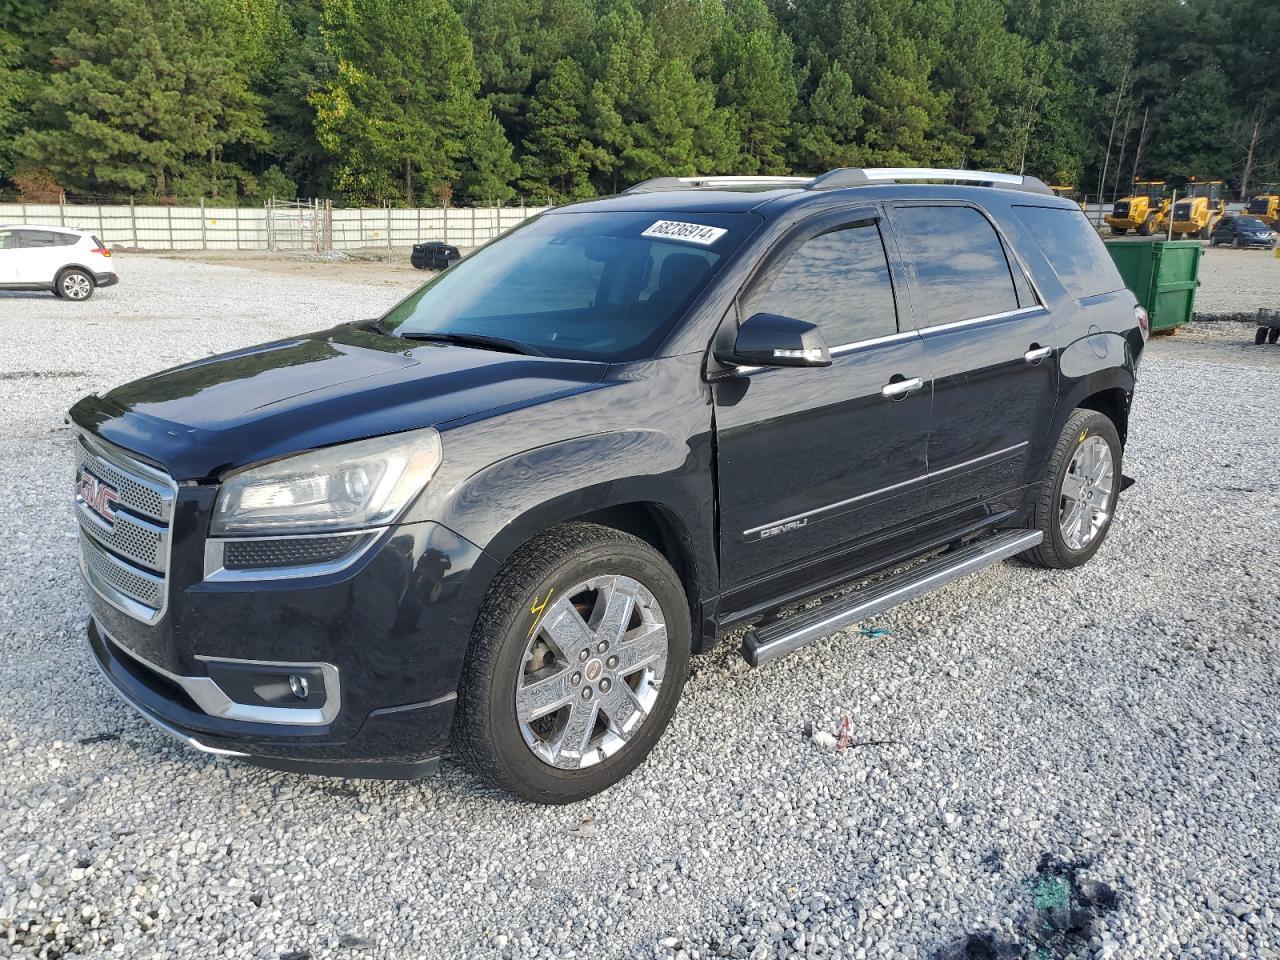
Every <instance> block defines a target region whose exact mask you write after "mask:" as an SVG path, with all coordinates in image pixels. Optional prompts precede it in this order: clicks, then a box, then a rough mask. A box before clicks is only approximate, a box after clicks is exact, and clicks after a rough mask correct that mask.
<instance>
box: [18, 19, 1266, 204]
mask: <svg viewBox="0 0 1280 960" xmlns="http://www.w3.org/2000/svg"><path fill="white" fill-rule="evenodd" d="M1278 113H1280V3H1277V2H1276V0H94V2H93V3H89V4H85V3H83V2H80V0H53V2H44V0H0V193H3V194H6V195H18V196H28V197H35V196H37V195H40V194H47V193H49V192H51V191H52V192H55V193H56V192H59V191H65V195H66V196H67V197H68V199H98V200H103V201H107V200H125V199H128V198H135V199H137V200H140V201H141V200H148V201H151V202H155V201H160V202H183V201H191V200H194V199H197V198H205V199H206V200H207V201H208V202H211V203H236V202H242V203H243V202H261V201H262V200H263V199H265V198H266V197H270V196H275V197H280V198H293V197H295V196H301V197H309V198H310V197H317V198H331V199H333V201H334V202H335V203H344V204H359V205H371V204H392V205H408V206H414V205H429V206H434V205H443V204H450V203H455V204H461V203H478V204H503V203H509V202H513V201H515V200H516V199H517V198H520V199H524V200H527V201H528V202H531V203H543V202H552V203H559V202H564V201H568V200H574V199H580V198H585V197H591V196H596V195H600V194H606V193H611V192H614V191H617V190H618V189H621V188H623V187H625V186H626V185H628V184H631V183H634V182H637V181H639V180H643V179H645V178H647V177H652V176H659V175H672V174H678V175H688V174H693V173H704V174H705V173H721V174H783V173H815V172H821V171H824V170H827V169H830V168H833V167H838V166H904V165H928V166H946V167H972V168H980V169H993V170H1002V171H1010V172H1015V173H1016V172H1021V171H1025V172H1026V173H1030V174H1034V175H1037V176H1039V177H1041V178H1043V179H1045V180H1047V181H1051V182H1054V183H1063V184H1071V185H1074V186H1075V187H1077V189H1078V190H1079V191H1080V192H1081V193H1082V194H1087V195H1088V196H1090V197H1097V196H1098V194H1099V193H1100V192H1101V193H1102V194H1104V195H1105V196H1106V197H1107V198H1109V197H1111V196H1112V195H1113V194H1114V193H1115V192H1117V191H1119V192H1123V191H1124V190H1125V189H1126V188H1127V186H1128V184H1129V182H1130V181H1131V180H1132V179H1133V177H1134V176H1135V175H1136V176H1140V177H1154V178H1161V179H1168V180H1169V181H1171V182H1172V183H1174V184H1175V185H1176V184H1178V183H1181V182H1184V181H1185V179H1186V178H1187V177H1189V176H1200V177H1218V178H1222V179H1225V180H1227V181H1228V183H1229V185H1230V188H1231V190H1232V191H1233V192H1234V193H1235V194H1236V195H1240V194H1243V193H1247V192H1251V191H1253V190H1254V189H1255V188H1256V187H1258V186H1260V185H1262V184H1265V183H1267V182H1268V181H1269V180H1280V123H1278V122H1277V120H1278V117H1277V114H1278Z"/></svg>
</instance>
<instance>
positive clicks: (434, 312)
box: [382, 212, 760, 360]
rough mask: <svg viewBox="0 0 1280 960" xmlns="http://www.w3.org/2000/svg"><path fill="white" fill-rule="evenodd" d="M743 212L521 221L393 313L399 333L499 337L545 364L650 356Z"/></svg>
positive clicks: (390, 319) (752, 225)
mask: <svg viewBox="0 0 1280 960" xmlns="http://www.w3.org/2000/svg"><path fill="white" fill-rule="evenodd" d="M759 223H760V221H759V219H758V218H756V217H754V216H752V215H750V214H701V213H698V214H695V213H672V212H668V213H644V212H629V213H558V214H549V215H544V216H541V217H537V218H535V219H533V220H529V221H526V222H525V223H524V224H523V225H521V226H519V227H517V228H516V229H515V230H512V231H511V232H510V233H508V234H506V235H505V236H503V237H501V238H500V239H498V240H496V241H494V242H493V243H491V244H488V245H486V246H485V247H483V248H482V249H480V250H477V251H476V252H475V253H474V254H472V255H471V256H469V257H466V258H464V259H462V260H459V261H458V262H457V263H456V264H454V265H453V266H452V267H450V268H449V269H448V270H446V271H445V272H444V273H442V274H440V276H438V277H436V278H435V279H433V280H431V281H430V282H428V283H427V284H426V285H425V286H424V287H422V288H421V289H420V290H418V291H416V292H415V293H413V294H410V296H409V297H408V298H407V299H405V300H403V301H402V302H401V303H399V304H398V305H396V306H395V307H393V308H392V309H391V310H390V312H388V313H387V314H386V316H384V317H383V318H382V325H383V326H384V327H386V328H387V329H388V330H391V331H394V332H395V333H398V334H403V335H406V336H408V335H411V334H430V333H457V334H479V335H483V336H490V337H500V338H503V339H506V340H515V341H517V342H520V343H524V344H528V345H529V346H531V347H534V348H536V349H537V350H540V351H541V352H543V353H546V354H548V355H550V356H554V357H570V358H575V359H587V360H593V359H600V360H636V359H641V358H643V357H649V356H652V355H653V351H654V350H655V349H656V348H657V347H658V346H660V345H661V344H662V341H663V340H664V339H666V336H667V335H668V334H669V333H670V331H671V329H672V327H673V326H674V325H675V323H676V322H677V321H678V320H679V319H680V317H681V316H682V315H683V314H684V311H685V309H686V308H687V307H688V306H689V305H690V304H691V303H692V302H693V300H694V298H695V297H696V296H697V295H698V294H699V293H700V292H701V291H702V290H703V289H704V288H705V287H706V286H707V284H708V283H710V281H711V279H712V277H713V276H714V275H715V273H716V272H717V271H718V270H719V269H720V266H721V265H722V263H723V262H724V260H725V258H726V257H727V256H728V255H729V254H730V253H731V252H732V251H734V250H735V249H737V247H738V246H739V245H740V244H741V243H742V241H743V240H745V239H746V238H747V237H748V236H750V235H751V233H752V231H754V230H755V229H756V227H757V226H758V225H759Z"/></svg>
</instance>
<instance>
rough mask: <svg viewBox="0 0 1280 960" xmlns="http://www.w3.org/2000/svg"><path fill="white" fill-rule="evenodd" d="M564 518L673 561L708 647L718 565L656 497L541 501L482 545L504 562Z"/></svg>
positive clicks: (697, 635)
mask: <svg viewBox="0 0 1280 960" xmlns="http://www.w3.org/2000/svg"><path fill="white" fill-rule="evenodd" d="M566 523H594V524H598V525H600V526H602V527H609V528H610V529H613V530H620V531H622V532H623V533H628V534H630V535H631V536H633V537H636V538H637V539H639V540H642V541H644V542H645V543H647V544H648V545H649V546H651V547H653V548H654V549H655V550H657V551H658V553H660V554H662V556H663V557H664V558H665V559H666V561H667V562H668V563H670V564H671V566H672V569H674V570H675V572H676V575H677V576H678V577H679V578H680V582H681V584H682V585H683V586H684V590H685V596H686V597H687V599H688V603H689V622H690V624H691V626H692V628H693V649H694V652H695V653H696V652H701V650H702V649H703V648H704V645H705V644H704V640H705V637H704V629H703V622H704V616H703V608H704V605H705V604H704V601H705V600H706V599H707V598H708V597H709V596H710V595H711V594H712V593H713V592H714V586H713V584H714V582H715V581H714V578H715V569H714V564H713V563H712V562H711V560H710V558H708V557H706V556H700V554H705V551H699V550H698V548H697V545H696V543H695V540H694V536H693V534H692V533H691V531H690V530H689V528H688V526H687V524H686V523H685V521H684V519H683V518H682V517H681V515H680V513H679V512H678V511H677V510H676V509H675V508H674V507H672V506H671V505H670V504H667V503H663V502H660V501H657V500H653V499H631V498H627V497H625V496H624V497H622V498H620V499H618V498H602V499H601V500H600V501H598V502H597V503H596V504H594V505H591V506H584V504H583V502H582V499H581V498H580V496H577V495H575V496H573V497H572V498H558V499H557V500H555V501H551V502H549V503H543V504H539V505H537V506H536V507H534V508H532V509H531V510H529V511H527V512H525V513H524V514H522V515H521V516H519V517H517V518H515V519H513V520H512V522H511V523H509V524H507V525H506V526H505V527H504V528H503V529H502V530H501V531H499V533H498V534H497V535H496V536H495V537H494V538H493V540H492V541H490V543H489V544H487V545H486V546H485V547H484V550H485V552H486V553H488V554H489V555H490V556H491V557H492V558H493V559H494V560H496V561H498V562H499V563H505V562H506V561H507V559H508V558H510V557H511V555H512V554H514V553H515V552H516V550H518V549H519V548H520V547H522V546H524V545H525V544H526V543H528V542H530V541H531V540H533V539H535V538H536V537H538V536H540V535H541V534H543V533H545V532H546V531H548V530H550V529H552V528H554V527H557V526H560V525H562V524H566Z"/></svg>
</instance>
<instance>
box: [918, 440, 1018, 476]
mask: <svg viewBox="0 0 1280 960" xmlns="http://www.w3.org/2000/svg"><path fill="white" fill-rule="evenodd" d="M1029 446H1031V441H1030V440H1022V441H1020V442H1018V443H1015V444H1014V445H1013V446H1011V447H1005V448H1004V449H1003V450H993V451H991V453H984V454H983V455H982V456H980V457H974V458H973V459H972V460H965V461H963V462H961V463H953V464H952V465H951V466H949V467H943V468H942V469H941V470H930V471H929V472H928V473H927V474H925V477H926V478H928V479H929V480H932V479H933V478H934V477H941V476H942V475H943V474H947V473H954V472H955V471H956V470H964V469H965V468H966V467H975V466H977V465H978V464H980V463H982V462H984V461H986V460H995V459H997V458H1001V457H1006V456H1008V455H1010V454H1012V453H1015V452H1017V451H1018V450H1021V449H1022V448H1023V447H1029Z"/></svg>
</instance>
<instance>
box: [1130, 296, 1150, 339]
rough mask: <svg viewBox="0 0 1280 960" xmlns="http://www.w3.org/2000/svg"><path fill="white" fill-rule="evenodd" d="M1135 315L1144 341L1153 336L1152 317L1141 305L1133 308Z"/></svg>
mask: <svg viewBox="0 0 1280 960" xmlns="http://www.w3.org/2000/svg"><path fill="white" fill-rule="evenodd" d="M1133 315H1134V316H1135V317H1137V318H1138V327H1139V328H1140V329H1141V330H1142V339H1143V340H1146V339H1147V338H1148V337H1149V336H1151V317H1150V315H1149V314H1148V313H1147V311H1146V310H1145V309H1143V307H1142V306H1141V305H1139V306H1136V307H1134V308H1133Z"/></svg>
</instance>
